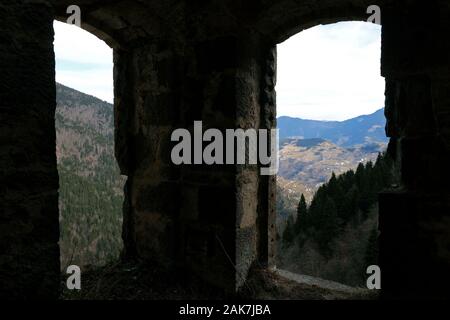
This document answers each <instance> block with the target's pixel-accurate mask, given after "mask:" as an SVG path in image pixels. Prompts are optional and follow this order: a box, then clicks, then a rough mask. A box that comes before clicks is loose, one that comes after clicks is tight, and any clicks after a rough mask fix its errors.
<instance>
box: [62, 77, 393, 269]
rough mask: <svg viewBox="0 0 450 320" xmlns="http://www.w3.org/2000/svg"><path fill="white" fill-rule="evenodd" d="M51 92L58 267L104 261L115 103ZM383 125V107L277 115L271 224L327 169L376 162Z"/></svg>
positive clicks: (113, 244) (117, 204) (117, 229)
mask: <svg viewBox="0 0 450 320" xmlns="http://www.w3.org/2000/svg"><path fill="white" fill-rule="evenodd" d="M56 91H57V109H56V115H55V118H56V131H57V158H58V171H59V175H60V212H61V215H60V227H61V239H60V246H61V261H62V266H67V265H68V264H72V263H73V264H77V265H80V266H82V265H86V264H92V265H100V264H105V263H107V262H108V261H110V260H114V259H117V258H118V256H119V254H120V250H121V224H122V213H121V210H122V202H123V192H122V188H123V184H124V177H121V176H120V173H119V169H118V166H117V163H116V161H115V157H114V134H113V133H114V110H113V106H112V105H111V104H109V103H107V102H104V101H101V100H100V99H97V98H95V97H93V96H89V95H86V94H83V93H81V92H78V91H76V90H73V89H71V88H68V87H66V86H63V85H61V84H57V86H56ZM384 126H385V118H384V115H383V109H380V110H378V111H377V112H375V113H373V114H371V115H366V116H360V117H357V118H354V119H350V120H346V121H342V122H337V121H315V120H304V119H296V118H289V117H280V118H279V119H278V127H279V129H280V170H279V173H278V177H277V182H278V196H277V199H278V202H279V203H278V204H279V205H280V206H282V208H280V210H279V219H278V220H279V222H280V223H279V224H278V226H277V227H279V228H282V226H283V221H285V220H286V213H287V214H288V215H293V214H295V207H296V205H297V203H298V199H299V198H300V195H301V194H302V193H303V194H304V195H305V197H306V198H307V200H310V199H311V198H312V196H313V195H314V193H315V191H316V190H317V188H318V187H319V186H320V185H322V184H323V183H324V182H326V181H328V179H329V178H330V177H331V174H332V173H333V172H335V173H336V174H339V173H343V172H345V171H347V170H349V169H354V168H356V167H357V165H358V164H359V163H360V162H367V161H373V160H375V159H376V157H377V155H378V153H379V152H382V151H383V150H384V149H385V147H386V142H387V139H386V137H385V134H384ZM282 215H284V216H282ZM279 230H280V229H279Z"/></svg>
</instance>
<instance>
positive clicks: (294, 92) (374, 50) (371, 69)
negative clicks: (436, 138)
mask: <svg viewBox="0 0 450 320" xmlns="http://www.w3.org/2000/svg"><path fill="white" fill-rule="evenodd" d="M380 54H381V28H380V26H378V25H375V24H371V23H365V22H341V23H337V24H332V25H325V26H317V27H314V28H311V29H308V30H305V31H303V32H301V33H299V34H298V35H296V36H294V37H292V38H290V39H288V40H287V41H285V42H283V43H282V44H280V45H278V66H277V69H278V71H277V87H276V90H277V114H278V116H282V115H288V116H292V117H301V118H306V119H320V120H345V119H348V118H351V117H355V116H358V115H361V114H368V113H372V112H374V111H376V110H378V109H380V108H381V107H383V106H384V78H382V77H381V76H380Z"/></svg>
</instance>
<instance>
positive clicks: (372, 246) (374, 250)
mask: <svg viewBox="0 0 450 320" xmlns="http://www.w3.org/2000/svg"><path fill="white" fill-rule="evenodd" d="M376 264H378V230H377V228H373V229H372V231H371V232H370V236H369V239H368V240H367V247H366V253H365V256H364V265H365V268H367V267H368V266H370V265H376Z"/></svg>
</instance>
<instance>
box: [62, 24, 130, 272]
mask: <svg viewBox="0 0 450 320" xmlns="http://www.w3.org/2000/svg"><path fill="white" fill-rule="evenodd" d="M54 29H55V44H54V46H55V56H56V82H57V84H56V93H57V108H56V116H55V118H56V119H55V120H56V132H57V150H56V153H57V160H58V172H59V181H60V189H59V209H60V242H59V244H60V252H61V268H62V270H66V268H67V267H68V266H69V265H78V266H80V267H84V266H87V265H92V266H100V265H104V264H107V263H108V262H110V261H112V260H116V259H118V257H119V254H120V252H121V250H122V246H123V244H122V239H121V232H122V204H123V185H124V182H125V178H124V177H123V176H121V175H120V172H119V168H118V165H117V162H116V159H115V156H114V108H113V105H112V103H113V59H112V49H111V48H109V47H108V46H107V45H106V44H105V43H104V42H103V41H101V40H100V39H98V38H97V37H95V36H93V35H92V34H90V33H88V32H86V31H84V30H82V29H80V28H77V27H75V26H72V25H67V24H64V23H60V22H55V24H54Z"/></svg>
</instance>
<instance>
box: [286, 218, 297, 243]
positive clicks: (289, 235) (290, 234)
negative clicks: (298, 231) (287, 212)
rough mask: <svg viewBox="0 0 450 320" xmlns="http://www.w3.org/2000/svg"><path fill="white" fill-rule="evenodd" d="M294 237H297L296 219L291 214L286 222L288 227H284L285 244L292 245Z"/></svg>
mask: <svg viewBox="0 0 450 320" xmlns="http://www.w3.org/2000/svg"><path fill="white" fill-rule="evenodd" d="M294 238H295V233H294V219H293V218H292V216H289V218H288V220H287V223H286V228H285V229H284V232H283V244H284V245H285V246H289V245H291V244H292V243H293V242H294Z"/></svg>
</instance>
